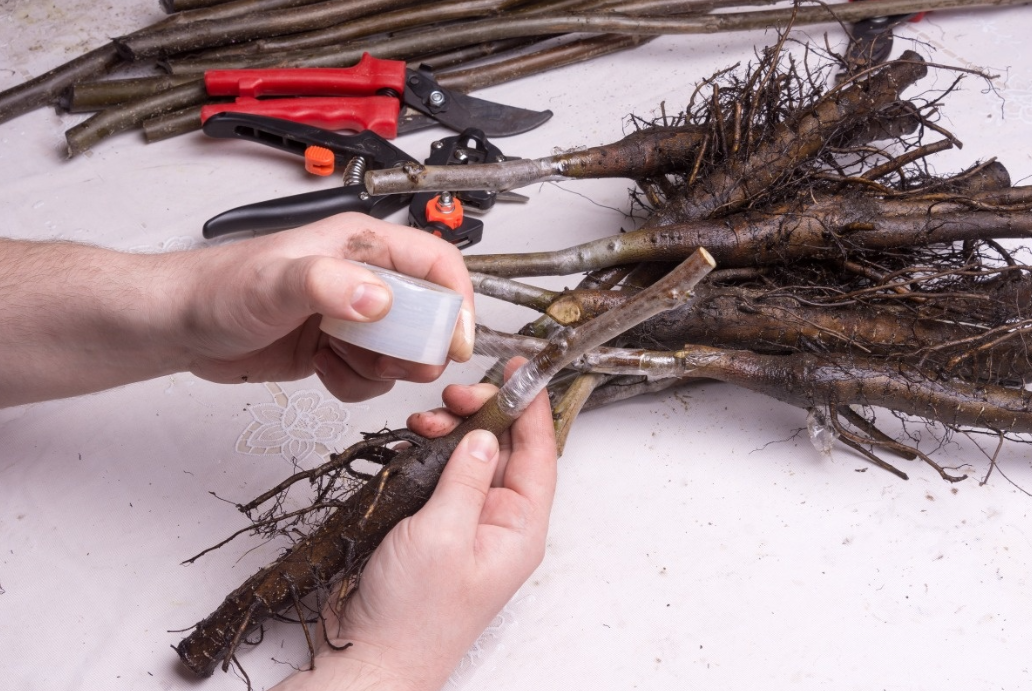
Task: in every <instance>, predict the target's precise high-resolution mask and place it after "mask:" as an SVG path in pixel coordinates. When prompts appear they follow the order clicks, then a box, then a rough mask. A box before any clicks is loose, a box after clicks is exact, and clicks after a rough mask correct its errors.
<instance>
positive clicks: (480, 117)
mask: <svg viewBox="0 0 1032 691" xmlns="http://www.w3.org/2000/svg"><path fill="white" fill-rule="evenodd" d="M204 84H205V88H206V90H207V92H208V94H209V95H210V96H233V97H236V100H235V101H233V102H231V103H220V104H213V105H208V106H205V107H204V108H202V109H201V121H202V122H207V121H208V119H209V118H211V117H212V116H213V115H215V114H216V113H222V112H235V113H249V114H251V115H262V116H265V117H274V118H280V119H284V120H291V121H293V122H300V123H304V124H307V125H312V126H315V127H321V128H325V129H329V130H344V129H346V130H354V131H364V130H372V131H373V132H375V133H376V134H378V135H380V136H381V137H385V138H387V139H393V138H394V137H396V136H397V135H399V134H404V133H406V132H412V131H415V130H419V129H423V128H425V127H429V126H432V125H435V124H441V125H444V126H445V127H447V128H449V129H451V130H454V131H456V132H462V131H463V130H466V129H468V128H470V127H475V128H477V129H480V130H482V131H483V132H484V133H485V134H486V135H487V136H489V137H506V136H510V135H514V134H520V133H522V132H526V131H528V130H532V129H534V128H535V127H538V126H539V125H541V124H543V123H544V122H545V121H546V120H548V119H549V118H550V117H552V112H551V111H549V110H543V111H533V110H527V109H524V108H516V107H513V106H506V105H502V104H500V103H494V102H491V101H485V100H483V99H479V98H473V97H472V96H467V95H465V94H461V93H458V92H454V91H450V90H448V89H446V88H444V87H442V86H441V85H440V84H438V83H437V81H435V79H434V76H433V74H432V72H431V71H430V69H429V68H428V67H426V66H420V67H419V69H415V70H412V69H407V67H406V65H405V63H404V62H400V61H398V60H381V59H379V58H374V57H373V56H372V55H370V54H369V53H365V54H364V55H363V56H362V59H361V60H360V61H359V62H358V64H356V65H354V66H353V67H346V68H321V67H314V68H283V69H254V70H248V69H244V70H210V71H208V72H206V73H205V75H204ZM402 106H404V109H402Z"/></svg>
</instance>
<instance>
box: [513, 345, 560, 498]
mask: <svg viewBox="0 0 1032 691" xmlns="http://www.w3.org/2000/svg"><path fill="white" fill-rule="evenodd" d="M514 360H515V358H514ZM520 364H522V361H516V362H510V363H509V366H507V367H506V374H507V376H511V375H512V372H513V371H514V369H513V368H514V367H515V366H517V365H520ZM508 441H509V443H510V444H511V452H510V453H509V454H508V462H507V463H506V466H505V470H504V474H503V477H502V486H504V487H507V488H509V489H511V490H513V491H515V492H516V493H517V494H520V495H522V496H524V497H526V498H527V499H529V500H530V501H531V502H532V503H533V504H534V505H537V506H540V507H542V508H543V509H544V515H545V516H546V517H547V515H548V510H549V509H550V508H551V505H552V497H553V496H554V494H555V484H556V451H555V429H554V427H553V424H552V408H551V406H550V405H549V403H548V394H547V393H546V392H544V391H542V392H541V393H539V394H538V395H537V396H536V397H535V398H534V400H533V401H531V403H530V405H529V406H528V407H527V409H526V410H525V411H524V412H523V414H522V415H521V416H520V417H519V418H518V419H517V420H516V421H515V422H514V423H513V425H512V427H511V428H509V437H508Z"/></svg>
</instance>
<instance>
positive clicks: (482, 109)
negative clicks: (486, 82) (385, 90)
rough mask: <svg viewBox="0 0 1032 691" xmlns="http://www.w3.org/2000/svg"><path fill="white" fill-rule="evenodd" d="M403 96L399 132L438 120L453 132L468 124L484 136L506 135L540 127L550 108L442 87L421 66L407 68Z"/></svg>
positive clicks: (437, 122) (422, 126) (550, 114)
mask: <svg viewBox="0 0 1032 691" xmlns="http://www.w3.org/2000/svg"><path fill="white" fill-rule="evenodd" d="M403 100H404V103H405V105H406V106H407V108H406V111H405V112H403V113H402V114H401V116H400V117H399V118H398V132H399V133H406V132H414V131H416V130H420V129H423V128H425V127H430V126H432V125H435V124H440V125H444V126H445V127H447V128H448V129H450V130H454V131H455V132H462V131H463V130H466V129H469V128H471V127H472V128H475V129H478V130H480V131H482V132H483V133H484V134H485V135H487V136H488V137H510V136H512V135H514V134H521V133H523V132H528V131H530V130H532V129H534V128H536V127H540V126H541V125H543V124H544V123H545V122H547V121H548V119H549V118H551V117H552V111H550V110H541V111H538V110H528V109H526V108H517V107H515V106H507V105H503V104H501V103H495V102H493V101H485V100H483V99H480V98H474V97H473V96H467V95H466V94H461V93H458V92H456V91H452V90H450V89H446V88H444V87H442V86H441V85H440V84H438V83H437V82H436V81H435V80H434V78H433V75H432V74H431V73H430V70H429V69H427V68H425V67H421V68H420V69H418V70H409V71H408V77H407V81H406V84H405V94H404V99H403ZM413 111H415V112H413Z"/></svg>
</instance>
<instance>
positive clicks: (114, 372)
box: [0, 239, 184, 406]
mask: <svg viewBox="0 0 1032 691" xmlns="http://www.w3.org/2000/svg"><path fill="white" fill-rule="evenodd" d="M175 263H176V258H175V257H174V256H173V255H136V254H125V253H120V252H115V251H112V250H107V249H102V248H97V247H90V246H86V245H80V244H75V243H67V242H28V241H19V240H6V239H0V352H2V353H3V357H2V358H0V406H7V405H16V404H20V403H28V402H32V401H39V400H44V399H48V398H60V397H66V396H74V395H78V394H82V393H89V392H92V391H99V390H101V389H105V388H109V387H113V386H118V385H121V384H127V383H130V382H134V381H140V380H143V379H148V378H152V377H155V376H159V375H162V374H167V373H171V372H175V371H179V370H181V369H182V368H183V365H184V362H183V355H182V354H181V353H180V352H179V349H178V348H177V347H176V345H175V344H174V343H173V341H172V339H171V338H170V336H171V334H172V333H173V329H174V326H173V325H174V324H175V323H177V322H178V321H179V320H180V319H181V309H182V308H181V304H180V301H179V300H178V298H177V294H182V292H181V291H182V289H183V288H184V286H176V285H175V284H174V281H173V280H172V273H173V267H174V265H175ZM177 288H178V290H177Z"/></svg>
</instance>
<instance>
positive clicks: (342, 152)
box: [203, 112, 506, 249]
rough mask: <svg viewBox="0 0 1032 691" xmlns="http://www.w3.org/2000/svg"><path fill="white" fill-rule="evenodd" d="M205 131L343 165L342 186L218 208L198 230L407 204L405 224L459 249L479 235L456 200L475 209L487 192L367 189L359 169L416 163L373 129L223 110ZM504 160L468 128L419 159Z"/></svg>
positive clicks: (214, 231)
mask: <svg viewBox="0 0 1032 691" xmlns="http://www.w3.org/2000/svg"><path fill="white" fill-rule="evenodd" d="M204 132H205V134H207V135H209V136H211V137H217V138H223V139H227V138H228V139H242V140H245V141H252V142H258V143H260V144H265V145H266V146H271V147H273V148H276V149H280V150H282V151H287V152H289V153H293V154H297V155H299V156H303V157H304V159H305V167H306V169H308V170H309V172H314V173H317V174H320V175H328V174H331V173H332V172H333V170H334V168H335V167H336V166H338V165H340V166H343V168H344V185H343V187H339V188H332V189H326V190H318V191H316V192H306V193H304V194H297V195H293V196H290V197H283V198H281V199H272V200H269V201H265V202H260V203H257V204H249V205H247V206H241V207H238V208H235V209H231V210H229V211H226V212H223V213H221V214H219V215H218V216H215V217H214V218H211V219H210V220H208V222H207V223H205V224H204V231H203V234H204V237H206V238H214V237H218V236H221V235H226V234H229V233H234V232H238V231H245V230H246V231H274V230H283V229H286V228H295V227H297V226H300V225H304V224H306V223H312V222H314V221H317V220H320V219H322V218H326V217H327V216H332V215H333V214H338V213H343V212H345V211H358V212H361V213H365V214H369V215H370V216H374V217H376V218H384V217H386V216H388V215H390V214H392V213H394V212H395V211H398V210H400V209H402V208H404V206H405V205H406V204H408V205H409V223H410V224H411V225H412V226H414V227H416V228H421V229H423V230H425V231H427V232H429V233H432V234H434V235H436V236H438V237H441V238H443V239H444V240H447V241H448V242H451V243H453V244H455V245H456V246H458V247H459V248H460V249H463V248H466V247H469V246H470V245H473V244H474V243H476V242H479V241H480V238H481V237H482V235H483V230H484V224H483V222H482V221H480V220H479V219H475V218H472V217H470V216H469V215H467V214H465V213H464V208H463V204H466V205H468V206H469V207H471V208H475V209H478V210H480V211H486V210H488V209H490V208H491V207H492V206H493V205H494V203H495V201H496V198H497V193H494V192H458V193H456V194H450V193H447V192H442V193H440V194H438V193H435V192H423V193H418V194H391V195H384V196H375V197H374V196H372V195H370V194H369V193H368V192H367V191H366V187H365V184H364V182H363V176H364V173H365V171H366V170H367V169H381V168H394V167H400V166H404V165H406V164H408V163H416V160H415V159H414V158H412V156H410V155H409V154H408V153H406V152H404V151H402V150H401V149H399V148H398V147H396V146H394V145H393V144H391V143H390V142H388V141H387V140H386V139H384V138H383V137H382V136H380V135H378V134H376V133H375V132H372V131H368V130H367V131H364V132H359V133H358V134H353V135H343V134H339V133H336V132H331V131H329V130H325V129H321V128H318V127H312V126H311V125H305V124H302V123H297V122H291V121H288V120H282V119H278V118H270V117H265V116H261V115H251V114H248V113H233V112H224V113H218V114H215V115H212V116H210V117H209V118H208V119H207V120H206V121H205V123H204ZM504 160H506V157H505V156H504V155H503V154H502V152H501V150H499V149H498V147H496V146H495V145H493V144H491V143H490V142H489V141H488V138H487V136H486V135H485V134H484V132H483V131H482V130H479V129H476V128H468V129H466V130H464V131H463V132H462V133H461V134H459V135H456V136H451V137H445V138H443V139H440V140H439V141H436V142H434V143H433V145H432V146H431V153H430V156H429V158H427V159H426V163H427V164H431V165H463V164H466V163H495V162H499V161H504Z"/></svg>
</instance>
